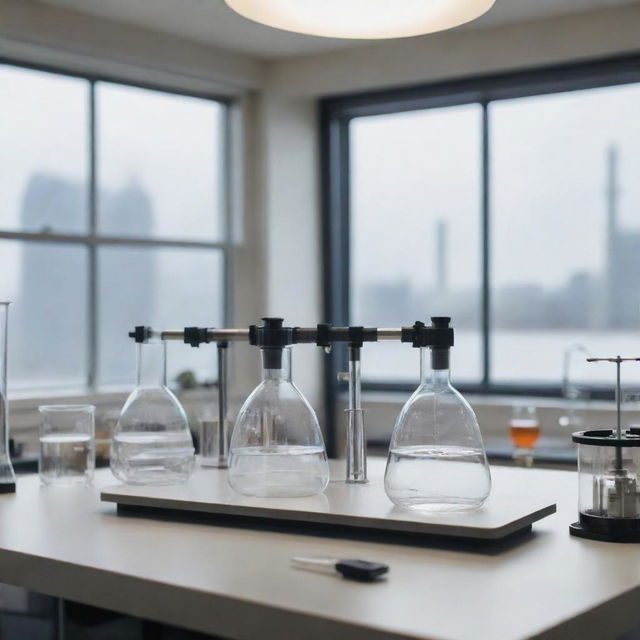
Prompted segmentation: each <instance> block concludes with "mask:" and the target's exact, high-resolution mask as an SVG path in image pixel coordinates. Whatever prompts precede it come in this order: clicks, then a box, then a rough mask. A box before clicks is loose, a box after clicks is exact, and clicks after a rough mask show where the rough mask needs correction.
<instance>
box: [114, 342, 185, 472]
mask: <svg viewBox="0 0 640 640" xmlns="http://www.w3.org/2000/svg"><path fill="white" fill-rule="evenodd" d="M137 349H138V352H137V357H138V374H137V386H136V388H135V389H134V390H133V393H131V395H130V396H129V398H128V399H127V401H126V403H125V405H124V407H123V409H122V413H121V414H120V418H119V419H118V424H117V425H116V428H115V430H114V434H113V447H112V452H111V471H113V474H114V475H115V476H116V478H118V479H119V480H122V481H123V482H127V483H129V484H174V483H178V482H184V481H186V480H187V479H188V478H189V476H190V475H191V473H192V472H193V468H194V459H195V458H194V447H193V439H192V438H191V432H190V431H189V424H188V422H187V417H186V415H185V412H184V409H183V408H182V405H181V404H180V403H179V402H178V399H177V398H176V397H175V396H174V395H173V393H172V392H171V391H170V390H169V389H168V387H167V384H166V383H167V372H166V360H167V352H166V343H165V342H163V341H150V342H143V343H138V344H137Z"/></svg>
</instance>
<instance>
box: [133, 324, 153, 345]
mask: <svg viewBox="0 0 640 640" xmlns="http://www.w3.org/2000/svg"><path fill="white" fill-rule="evenodd" d="M129 337H130V338H133V339H134V340H135V341H136V342H137V343H139V344H141V343H143V342H147V340H149V338H150V337H151V327H144V326H139V327H136V328H135V329H134V330H133V331H130V332H129Z"/></svg>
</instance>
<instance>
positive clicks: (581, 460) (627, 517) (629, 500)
mask: <svg viewBox="0 0 640 640" xmlns="http://www.w3.org/2000/svg"><path fill="white" fill-rule="evenodd" d="M631 361H635V362H638V361H640V358H622V357H620V356H616V357H615V358H587V362H611V363H614V364H615V365H616V427H615V429H595V430H590V431H578V432H576V433H574V434H573V436H572V439H573V441H574V442H576V443H578V475H579V505H578V508H579V511H580V519H579V521H578V522H574V523H573V524H572V525H570V529H569V530H570V533H571V534H572V535H574V536H579V537H581V538H589V539H592V540H603V541H608V542H640V493H639V491H638V480H639V479H638V475H639V473H640V430H639V429H637V428H630V429H628V430H626V431H623V430H622V416H621V408H620V403H621V393H620V367H621V365H622V363H623V362H631Z"/></svg>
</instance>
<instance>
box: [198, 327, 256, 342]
mask: <svg viewBox="0 0 640 640" xmlns="http://www.w3.org/2000/svg"><path fill="white" fill-rule="evenodd" d="M207 334H208V335H209V339H210V340H212V341H213V342H242V341H245V342H246V341H248V340H249V329H209V330H208V331H207Z"/></svg>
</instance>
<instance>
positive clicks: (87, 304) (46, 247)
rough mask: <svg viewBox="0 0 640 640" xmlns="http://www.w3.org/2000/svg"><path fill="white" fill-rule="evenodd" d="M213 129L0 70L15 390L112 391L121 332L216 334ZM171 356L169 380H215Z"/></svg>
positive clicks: (2, 293)
mask: <svg viewBox="0 0 640 640" xmlns="http://www.w3.org/2000/svg"><path fill="white" fill-rule="evenodd" d="M226 118H227V105H226V104H225V103H224V102H222V101H220V100H214V99H212V98H204V97H196V96H188V95H182V94H175V93H169V92H166V91H160V90H152V89H147V88H139V87H133V86H128V85H122V84H117V83H113V82H107V81H103V80H100V79H95V78H84V77H72V76H68V75H65V74H59V73H51V72H48V71H47V72H45V71H40V70H35V69H27V68H23V67H18V66H14V65H9V64H0V256H1V260H0V264H1V275H0V298H2V299H5V298H6V299H10V300H13V301H14V305H13V307H12V311H11V317H10V329H9V334H10V338H9V344H10V347H9V358H10V362H11V365H10V367H11V369H10V371H11V375H10V381H9V382H10V384H11V385H12V387H13V389H14V390H23V391H24V392H29V393H31V392H33V393H36V392H43V391H45V390H46V391H48V390H55V389H59V390H64V389H67V390H70V391H71V390H73V391H76V390H78V389H81V388H89V389H105V388H113V387H124V386H126V385H128V384H130V382H131V381H132V379H133V375H134V350H133V349H132V348H131V344H130V340H129V339H128V338H127V333H128V332H129V331H130V330H131V329H132V327H133V326H135V325H138V324H145V325H151V326H158V327H163V328H173V327H175V328H181V327H184V326H185V325H201V326H215V325H218V326H220V325H222V324H223V323H224V319H225V310H226V308H225V291H226V273H225V272H226V270H225V264H226V262H227V253H228V243H227V237H228V235H227V214H226V212H227V202H226V189H225V185H226V183H227V180H226V162H225V149H226V146H227V145H226V139H225V138H226V131H227V126H226ZM172 347H176V348H175V349H173V348H172ZM169 348H170V349H171V355H170V358H169V361H168V364H169V370H168V376H169V378H170V379H171V378H175V376H176V375H177V374H178V373H179V372H181V371H184V370H187V369H188V370H192V371H194V372H195V373H196V375H197V376H198V378H199V379H200V380H203V379H209V380H210V379H212V378H213V377H214V376H215V362H214V361H212V356H211V353H209V352H205V350H198V349H184V347H180V345H170V346H169Z"/></svg>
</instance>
